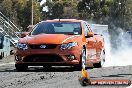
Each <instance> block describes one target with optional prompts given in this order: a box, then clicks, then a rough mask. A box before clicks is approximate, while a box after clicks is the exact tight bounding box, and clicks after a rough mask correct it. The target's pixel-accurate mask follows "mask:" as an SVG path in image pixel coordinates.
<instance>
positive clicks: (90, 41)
mask: <svg viewBox="0 0 132 88" xmlns="http://www.w3.org/2000/svg"><path fill="white" fill-rule="evenodd" d="M91 31H92V30H91V29H90V27H89V26H88V24H87V22H84V34H85V36H87V33H88V32H91ZM85 38H86V37H85ZM86 42H87V43H86V60H87V62H88V60H89V59H96V47H95V44H96V39H95V38H94V37H88V38H86Z"/></svg>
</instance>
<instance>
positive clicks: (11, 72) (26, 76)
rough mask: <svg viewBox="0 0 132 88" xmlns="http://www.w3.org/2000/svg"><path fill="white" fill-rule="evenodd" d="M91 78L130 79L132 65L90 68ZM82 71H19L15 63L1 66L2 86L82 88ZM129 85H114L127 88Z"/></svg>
mask: <svg viewBox="0 0 132 88" xmlns="http://www.w3.org/2000/svg"><path fill="white" fill-rule="evenodd" d="M88 72H89V77H90V78H91V79H130V80H131V81H132V66H115V67H114V66H111V67H103V68H94V69H91V68H90V69H88ZM80 75H81V72H80V71H77V70H75V69H74V68H71V67H60V68H59V67H53V68H52V69H50V70H46V69H44V68H43V67H29V69H28V70H27V71H25V72H17V71H16V70H15V67H14V64H6V65H3V66H0V88H80V87H82V86H81V85H80V84H79V81H78V76H80ZM87 87H88V88H111V86H87ZM126 87H127V86H112V88H126Z"/></svg>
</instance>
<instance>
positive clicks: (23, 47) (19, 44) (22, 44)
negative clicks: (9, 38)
mask: <svg viewBox="0 0 132 88" xmlns="http://www.w3.org/2000/svg"><path fill="white" fill-rule="evenodd" d="M16 47H17V48H18V49H23V50H26V49H28V46H27V44H25V43H17V44H16Z"/></svg>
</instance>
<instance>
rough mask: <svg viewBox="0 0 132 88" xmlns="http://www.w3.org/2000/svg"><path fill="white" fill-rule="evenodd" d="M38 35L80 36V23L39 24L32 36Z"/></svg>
mask: <svg viewBox="0 0 132 88" xmlns="http://www.w3.org/2000/svg"><path fill="white" fill-rule="evenodd" d="M38 34H71V35H80V34H81V27H80V22H42V23H39V24H37V25H36V26H35V27H34V28H33V31H32V32H31V35H38Z"/></svg>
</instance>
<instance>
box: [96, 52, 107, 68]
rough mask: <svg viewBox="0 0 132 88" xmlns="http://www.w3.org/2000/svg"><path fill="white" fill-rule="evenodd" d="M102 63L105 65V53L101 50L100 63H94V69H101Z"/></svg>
mask: <svg viewBox="0 0 132 88" xmlns="http://www.w3.org/2000/svg"><path fill="white" fill-rule="evenodd" d="M104 63H105V51H104V50H103V51H102V52H101V55H100V62H99V63H95V64H94V67H95V68H101V67H103V64H104Z"/></svg>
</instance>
